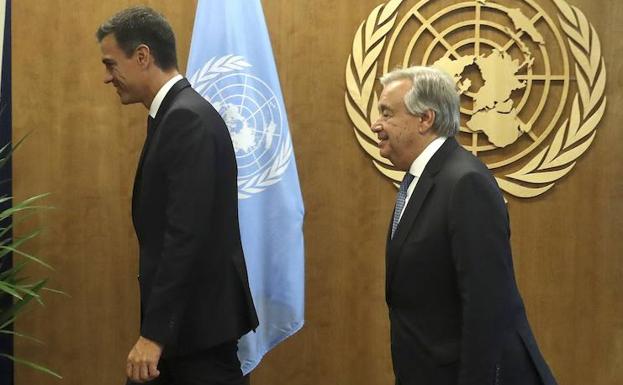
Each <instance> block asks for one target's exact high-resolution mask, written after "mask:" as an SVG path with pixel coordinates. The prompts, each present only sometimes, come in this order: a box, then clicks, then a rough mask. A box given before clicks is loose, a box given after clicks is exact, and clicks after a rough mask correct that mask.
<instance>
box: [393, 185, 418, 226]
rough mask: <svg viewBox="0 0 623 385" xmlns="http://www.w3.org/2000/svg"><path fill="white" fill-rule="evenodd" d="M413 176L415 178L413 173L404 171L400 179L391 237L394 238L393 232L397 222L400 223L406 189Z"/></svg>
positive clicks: (405, 198)
mask: <svg viewBox="0 0 623 385" xmlns="http://www.w3.org/2000/svg"><path fill="white" fill-rule="evenodd" d="M413 178H415V177H414V176H413V175H411V174H409V173H406V174H405V176H404V178H403V179H402V183H400V189H399V190H398V197H397V198H396V208H394V220H393V222H392V238H394V233H395V232H396V228H398V223H400V213H402V209H403V208H404V207H405V201H406V200H407V190H408V189H409V185H410V184H411V182H412V181H413Z"/></svg>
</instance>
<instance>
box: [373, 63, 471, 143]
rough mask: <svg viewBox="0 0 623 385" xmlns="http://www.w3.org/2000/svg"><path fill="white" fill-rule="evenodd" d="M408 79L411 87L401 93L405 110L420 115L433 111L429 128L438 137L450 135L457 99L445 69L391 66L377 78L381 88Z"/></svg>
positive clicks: (455, 120)
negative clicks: (397, 67)
mask: <svg viewBox="0 0 623 385" xmlns="http://www.w3.org/2000/svg"><path fill="white" fill-rule="evenodd" d="M404 79H408V80H411V82H412V86H411V89H410V90H409V91H408V92H407V93H406V94H405V96H404V103H405V107H406V108H407V111H409V113H411V114H413V115H415V116H420V115H422V114H424V113H425V112H426V111H428V110H432V111H435V121H434V122H433V127H432V129H433V131H434V132H435V133H436V134H437V135H439V136H448V137H451V136H454V135H456V134H457V133H458V132H459V127H460V126H461V123H460V117H461V115H460V99H459V93H458V92H457V88H456V84H455V82H454V80H453V79H452V77H451V76H450V75H448V74H447V73H446V72H444V71H442V70H440V69H437V68H434V67H422V66H413V67H409V68H399V69H395V70H393V71H391V72H388V73H387V74H385V75H383V76H382V77H381V79H380V81H381V84H382V85H383V87H385V86H387V85H388V84H389V83H392V82H395V81H399V80H404Z"/></svg>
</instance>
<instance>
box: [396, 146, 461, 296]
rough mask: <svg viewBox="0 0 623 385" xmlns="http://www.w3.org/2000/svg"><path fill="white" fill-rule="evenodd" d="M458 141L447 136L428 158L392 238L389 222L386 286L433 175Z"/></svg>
mask: <svg viewBox="0 0 623 385" xmlns="http://www.w3.org/2000/svg"><path fill="white" fill-rule="evenodd" d="M458 145H459V144H458V143H457V141H456V139H454V138H448V139H446V141H445V142H444V143H443V145H442V146H441V147H440V148H439V150H437V152H436V153H435V155H433V157H432V158H431V159H430V161H429V162H428V164H427V165H426V167H425V168H424V171H423V172H422V175H421V176H420V177H419V178H418V180H417V184H416V185H415V190H413V194H411V198H409V203H407V207H405V211H404V212H403V214H402V219H401V220H400V223H399V224H398V227H397V228H396V233H395V234H394V238H390V237H391V223H390V235H389V236H388V237H387V240H388V241H387V250H386V253H387V261H386V264H387V266H386V268H387V288H386V289H388V288H389V283H390V282H391V279H392V277H393V272H394V268H395V265H396V263H397V260H398V258H399V256H400V250H401V249H402V246H403V244H404V243H405V241H406V240H407V237H408V236H409V234H410V230H411V228H412V227H413V225H414V223H415V220H416V219H417V217H418V213H419V212H420V210H421V209H422V206H423V205H424V203H425V201H426V197H427V196H428V195H429V193H430V192H431V191H432V189H433V187H434V186H435V177H436V175H437V173H438V172H439V170H440V169H441V167H442V166H443V164H444V162H445V160H446V159H447V157H448V155H449V154H450V153H452V152H453V151H454V150H455V149H456V148H457V147H458Z"/></svg>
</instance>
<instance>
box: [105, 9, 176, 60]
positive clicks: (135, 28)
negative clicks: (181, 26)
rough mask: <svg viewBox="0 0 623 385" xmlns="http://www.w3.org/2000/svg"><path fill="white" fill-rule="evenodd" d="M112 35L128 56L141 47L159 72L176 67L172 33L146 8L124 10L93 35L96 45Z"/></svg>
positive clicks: (158, 17) (152, 11)
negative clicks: (143, 46)
mask: <svg viewBox="0 0 623 385" xmlns="http://www.w3.org/2000/svg"><path fill="white" fill-rule="evenodd" d="M110 34H112V35H113V36H114V37H115V39H116V40H117V44H118V45H119V48H121V49H122V50H123V51H124V52H125V54H126V55H127V56H128V57H130V56H131V55H132V54H133V53H134V50H135V49H136V47H138V46H139V45H141V44H145V45H146V46H148V47H149V50H150V51H151V54H152V55H153V56H154V59H155V62H156V65H157V66H158V67H160V68H161V69H163V70H169V69H172V68H177V54H176V52H175V34H174V33H173V29H171V26H170V25H169V23H168V22H167V20H166V19H165V18H164V16H162V15H161V14H159V13H158V12H156V11H154V10H153V9H151V8H149V7H144V6H139V7H131V8H127V9H124V10H123V11H121V12H119V13H117V14H115V15H113V16H112V17H111V18H110V19H108V20H107V21H106V22H105V23H104V24H102V25H100V26H99V28H98V29H97V32H96V33H95V36H96V37H97V41H98V42H100V43H101V42H102V40H103V39H104V38H105V37H106V36H108V35H110Z"/></svg>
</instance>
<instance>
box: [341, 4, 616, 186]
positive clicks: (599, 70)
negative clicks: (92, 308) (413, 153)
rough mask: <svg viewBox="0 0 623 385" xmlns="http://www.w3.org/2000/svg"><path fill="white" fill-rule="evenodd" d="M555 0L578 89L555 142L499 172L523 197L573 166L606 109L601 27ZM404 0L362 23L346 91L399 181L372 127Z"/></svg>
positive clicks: (366, 139) (364, 138)
mask: <svg viewBox="0 0 623 385" xmlns="http://www.w3.org/2000/svg"><path fill="white" fill-rule="evenodd" d="M553 1H554V3H555V5H556V7H557V8H558V10H559V11H560V15H559V16H558V19H559V21H560V25H561V27H562V30H563V31H564V33H565V35H566V36H567V41H568V44H569V48H570V50H571V53H572V55H573V57H574V59H575V62H576V64H575V74H576V81H577V88H578V92H577V94H576V95H575V97H574V99H573V103H572V105H571V112H570V114H569V117H568V118H567V119H565V121H564V122H563V123H562V124H561V126H560V127H559V129H558V131H557V132H556V134H555V136H554V139H553V140H552V142H551V143H550V144H549V145H547V146H545V147H544V148H543V149H542V150H540V151H539V152H538V153H537V154H536V155H535V156H534V157H532V159H530V160H529V161H528V162H527V163H526V164H525V165H524V166H523V167H521V168H520V169H519V170H517V171H515V172H513V173H510V174H507V175H504V176H503V177H502V176H496V180H497V182H498V184H499V186H500V188H501V189H502V190H503V191H505V192H507V193H508V194H511V195H514V196H516V197H519V198H532V197H536V196H539V195H541V194H543V193H545V192H546V191H548V190H549V189H551V188H552V187H553V186H554V184H555V182H556V181H557V180H558V179H560V178H562V177H564V176H565V175H567V174H568V173H569V171H571V170H572V169H573V167H574V166H575V164H576V162H577V160H578V158H579V157H580V156H581V155H582V154H584V153H585V152H586V150H588V148H589V147H590V145H591V144H592V142H593V140H594V139H595V135H596V131H597V130H596V128H597V125H598V123H599V122H600V120H601V119H602V117H603V115H604V112H605V109H606V97H605V96H604V93H605V85H606V67H605V63H604V59H603V57H602V56H601V44H600V41H599V37H598V35H597V32H596V31H595V28H594V27H593V25H592V24H590V23H589V22H588V20H587V18H586V16H585V15H584V14H583V13H582V12H581V11H580V10H579V9H578V8H576V7H572V6H570V5H569V4H567V3H566V2H565V1H563V0H553ZM402 2H403V0H390V1H388V2H386V3H383V4H381V5H379V6H377V7H376V8H374V10H373V11H372V12H371V13H370V15H369V16H368V17H367V19H366V20H364V21H363V22H362V23H361V25H360V26H359V28H358V29H357V32H356V34H355V38H354V40H353V46H352V51H351V54H350V55H349V57H348V60H347V64H346V84H347V89H346V93H345V95H344V100H345V105H346V111H347V113H348V116H349V117H350V119H351V122H352V123H353V125H354V133H355V137H356V139H357V141H358V142H359V144H360V145H361V147H362V148H363V149H364V150H365V151H366V153H367V154H368V155H369V156H370V157H372V162H373V164H374V166H375V167H376V168H377V169H378V170H379V171H380V172H381V173H382V174H383V175H385V176H386V177H388V178H390V179H391V180H392V181H393V183H394V185H395V186H396V187H397V186H398V183H399V182H400V180H402V177H403V175H404V172H403V171H399V170H396V169H395V168H394V166H393V165H392V163H391V162H390V161H389V160H387V159H385V158H382V157H381V156H380V155H379V153H378V149H377V147H376V145H375V144H377V143H378V139H377V138H376V137H375V136H374V135H373V133H372V131H371V130H370V124H371V123H372V122H373V121H375V120H376V119H377V117H378V112H377V106H378V95H377V94H376V92H375V91H374V82H375V80H376V74H377V69H378V63H377V60H378V58H379V56H380V55H381V52H382V50H383V48H384V46H385V42H386V38H387V35H388V34H389V32H390V31H391V30H392V28H393V27H394V24H395V22H396V17H397V10H398V7H399V6H400V5H401V4H402ZM370 103H372V105H370ZM368 111H370V112H368ZM372 143H374V144H372ZM518 182H521V183H518Z"/></svg>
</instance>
